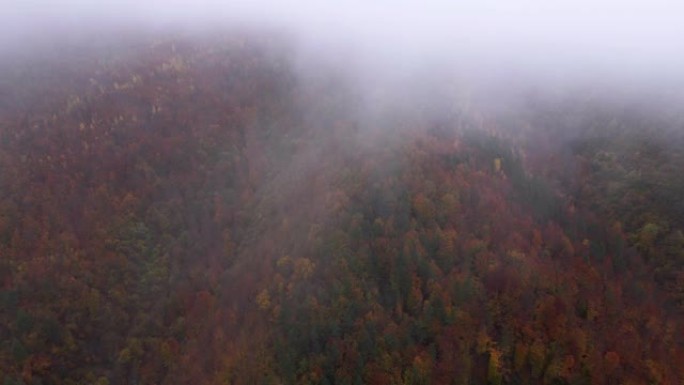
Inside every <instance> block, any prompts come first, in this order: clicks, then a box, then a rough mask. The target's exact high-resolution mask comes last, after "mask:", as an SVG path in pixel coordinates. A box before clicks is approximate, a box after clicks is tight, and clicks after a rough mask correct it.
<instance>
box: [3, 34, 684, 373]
mask: <svg viewBox="0 0 684 385" xmlns="http://www.w3.org/2000/svg"><path fill="white" fill-rule="evenodd" d="M79 44H80V43H79ZM86 48H87V49H84V47H83V46H79V45H78V44H76V43H75V45H74V46H68V45H67V46H64V47H61V46H58V47H52V48H51V49H45V50H42V51H40V52H34V53H31V54H27V55H24V56H21V55H17V56H16V57H14V58H13V59H12V60H9V59H8V60H2V61H0V71H1V73H2V74H1V75H0V384H4V385H19V384H25V385H33V384H36V385H37V384H43V385H48V384H65V385H76V384H79V385H80V384H96V385H106V384H112V385H113V384H131V385H132V384H141V385H142V384H149V385H152V384H329V385H332V384H340V385H341V384H347V385H352V384H353V385H357V384H375V385H390V384H397V385H398V384H491V385H499V384H573V385H574V384H577V385H579V384H595V385H608V384H625V385H627V384H633V385H636V384H681V383H682V382H683V381H684V233H683V231H684V201H683V200H682V197H684V174H682V172H681V170H682V169H683V168H684V130H682V127H684V115H682V114H681V112H680V111H678V110H677V109H667V108H662V109H655V108H650V107H639V106H635V105H634V104H631V103H630V101H629V100H617V101H614V100H613V101H610V100H606V101H605V102H604V99H602V96H601V95H599V96H596V93H593V94H591V95H593V96H590V95H588V93H587V94H582V93H579V92H573V93H570V92H568V93H565V94H560V95H557V96H556V97H553V98H550V97H544V96H539V95H535V94H534V93H530V94H525V95H524V97H520V98H518V99H517V103H515V105H514V106H513V103H510V104H505V102H501V103H499V104H498V105H497V107H487V106H485V105H482V103H480V102H479V101H481V99H482V98H477V97H475V96H473V95H474V94H475V93H469V88H468V87H469V86H468V84H467V82H461V83H459V82H449V83H448V84H447V83H446V82H440V81H436V82H435V83H436V85H434V87H435V88H432V87H433V86H432V85H431V86H426V87H424V88H421V87H407V88H406V89H403V91H400V92H399V91H397V89H398V88H400V87H390V86H388V85H387V84H385V83H383V82H380V81H377V82H373V81H372V80H369V81H365V83H364V85H363V87H362V86H359V85H357V84H356V83H354V82H352V81H349V77H350V75H349V72H347V71H346V70H345V65H344V64H339V63H338V65H335V63H314V64H308V65H309V66H310V67H307V64H306V63H304V64H302V62H303V61H304V60H303V59H302V56H301V55H299V56H298V54H297V50H296V48H294V47H293V44H292V42H290V41H288V39H287V38H286V37H283V36H280V35H278V34H270V33H252V32H231V33H229V34H222V35H220V36H213V37H211V38H206V39H198V38H197V37H194V36H191V37H188V36H177V37H165V38H159V36H143V37H136V38H131V37H128V38H126V39H121V40H116V41H115V39H112V40H110V41H104V42H101V44H92V45H90V46H88V47H86ZM303 68H304V69H306V74H307V76H303V75H302V73H303V72H304V71H303ZM369 90H370V91H369ZM406 94H410V95H414V97H406V98H405V99H402V97H403V96H405V95H406ZM378 100H385V101H387V100H389V101H387V102H386V103H384V104H383V103H380V102H379V101H378ZM374 101H376V102H374ZM380 104H382V106H381V107H380ZM369 106H370V107H369Z"/></svg>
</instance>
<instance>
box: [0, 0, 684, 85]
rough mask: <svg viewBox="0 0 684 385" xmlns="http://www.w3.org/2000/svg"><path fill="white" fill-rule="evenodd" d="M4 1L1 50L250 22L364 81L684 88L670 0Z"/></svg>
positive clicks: (678, 9)
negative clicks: (445, 80) (437, 77)
mask: <svg viewBox="0 0 684 385" xmlns="http://www.w3.org/2000/svg"><path fill="white" fill-rule="evenodd" d="M2 8H3V9H2V16H1V17H2V19H3V22H2V24H1V26H0V32H2V33H1V34H0V36H1V37H0V52H2V53H3V56H4V57H5V58H9V57H11V56H12V54H17V53H22V54H26V53H31V52H35V51H39V50H44V49H47V48H51V47H52V48H54V46H55V45H60V44H65V43H66V44H73V45H76V46H78V44H81V43H83V42H91V41H92V40H98V39H103V38H105V39H112V38H113V39H116V36H117V35H123V34H128V35H130V34H135V33H137V32H140V31H145V32H155V33H159V32H162V33H193V34H196V33H204V32H207V31H216V30H221V29H226V28H228V29H230V28H233V27H239V28H245V27H246V28H255V29H267V30H272V31H278V32H277V33H284V34H287V35H288V36H291V37H293V39H294V40H295V41H296V42H297V45H296V46H297V49H298V50H299V51H298V52H299V54H300V56H301V58H302V60H303V61H307V62H311V63H313V62H316V63H319V64H320V63H327V65H337V66H341V67H346V69H347V70H353V71H355V76H357V79H356V80H358V83H360V84H362V83H365V82H368V81H370V82H379V81H386V83H387V84H392V82H394V83H396V82H397V80H401V79H403V80H406V78H412V77H415V76H425V75H427V74H431V75H433V76H434V75H435V74H436V73H439V74H440V76H447V74H448V76H452V79H456V80H454V81H457V82H458V83H459V84H467V85H468V87H471V88H478V89H480V90H486V91H485V93H490V94H496V95H501V94H502V90H505V91H506V92H508V93H512V94H515V93H516V92H522V91H521V90H528V89H535V90H537V91H538V90H539V89H542V90H544V91H549V92H558V90H564V89H568V88H570V89H575V88H582V87H591V88H594V89H596V88H598V89H603V90H604V91H605V90H610V91H605V92H614V93H619V94H628V93H631V94H641V93H643V92H656V93H659V94H662V95H674V94H677V95H678V94H679V91H680V90H681V89H682V88H683V87H682V84H684V71H682V70H681V68H684V52H683V51H682V50H681V41H682V37H684V23H681V20H680V18H681V15H682V14H684V5H681V4H679V3H678V2H675V1H667V0H656V1H646V0H629V1H618V0H602V1H598V2H596V1H587V0H582V1H569V0H560V1H544V2H541V1H534V0H517V1H499V0H485V1H472V0H467V1H461V2H451V1H443V0H428V1H408V0H400V1H389V0H379V1H374V2H366V1H360V0H353V1H345V2H334V1H295V0H257V1H247V0H243V1H219V0H196V1H190V0H171V1H168V0H152V1H146V2H139V1H135V0H120V1H112V0H107V1H97V2H94V1H87V0H66V1H51V0H29V1H17V0H10V1H6V2H5V3H4V5H2ZM442 80H443V79H442ZM439 81H440V80H438V82H439ZM396 84H399V83H396ZM493 89H495V90H496V91H492V90H493Z"/></svg>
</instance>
